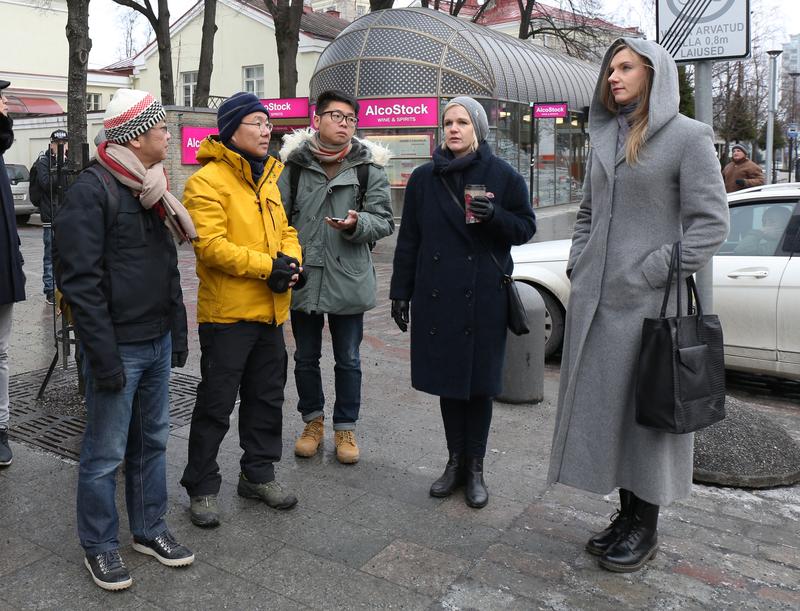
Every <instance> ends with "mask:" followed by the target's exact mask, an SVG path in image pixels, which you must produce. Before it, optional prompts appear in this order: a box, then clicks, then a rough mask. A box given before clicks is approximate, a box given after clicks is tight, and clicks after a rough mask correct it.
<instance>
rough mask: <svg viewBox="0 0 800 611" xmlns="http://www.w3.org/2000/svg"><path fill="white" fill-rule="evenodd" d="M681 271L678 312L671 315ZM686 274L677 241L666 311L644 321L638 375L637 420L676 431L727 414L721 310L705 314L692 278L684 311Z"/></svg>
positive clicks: (689, 429) (688, 430) (700, 425)
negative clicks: (668, 313) (672, 294)
mask: <svg viewBox="0 0 800 611" xmlns="http://www.w3.org/2000/svg"><path fill="white" fill-rule="evenodd" d="M676 273H677V282H676V285H677V296H678V305H677V308H676V310H677V311H676V316H674V317H667V316H666V311H667V302H668V300H669V294H670V289H671V286H672V279H673V277H674V276H675V274H676ZM681 276H682V274H681V243H680V242H676V243H675V245H674V246H673V248H672V259H671V261H670V265H669V276H668V278H667V286H666V289H665V291H664V301H663V303H662V304H661V314H660V316H659V317H658V318H645V319H644V323H643V325H642V345H641V349H640V351H639V364H638V371H637V377H636V422H637V423H638V424H640V425H642V426H645V427H648V428H651V429H656V430H659V431H662V432H666V433H676V434H681V433H691V432H693V431H697V430H699V429H702V428H705V427H707V426H710V425H712V424H714V423H715V422H719V421H720V420H722V419H723V418H725V359H724V354H723V348H722V327H721V325H720V322H719V318H718V317H717V316H716V315H714V314H703V308H702V306H701V304H700V299H699V296H698V294H697V286H696V285H695V283H694V278H692V277H689V278H687V279H686V288H687V290H688V292H689V294H688V299H687V302H688V307H687V315H686V316H681V315H680V303H681V284H682V283H681V280H680V278H681ZM693 298H694V302H695V303H696V304H697V305H696V312H694V308H693V306H692V299H693Z"/></svg>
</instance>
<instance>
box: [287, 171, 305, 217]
mask: <svg viewBox="0 0 800 611" xmlns="http://www.w3.org/2000/svg"><path fill="white" fill-rule="evenodd" d="M284 165H285V166H286V167H287V168H288V169H289V197H290V198H291V199H290V202H291V205H290V206H289V214H288V215H287V217H288V219H287V220H288V221H289V225H291V224H292V216H294V203H295V198H296V197H297V185H299V184H300V171H301V170H302V168H301V167H300V165H299V164H298V163H297V162H296V161H289V160H288V159H287V160H286V163H285V164H284Z"/></svg>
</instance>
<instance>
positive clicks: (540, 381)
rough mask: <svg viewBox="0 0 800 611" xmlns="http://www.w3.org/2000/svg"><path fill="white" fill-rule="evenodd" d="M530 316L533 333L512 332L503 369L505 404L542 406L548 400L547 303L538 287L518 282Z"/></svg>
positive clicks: (509, 333) (503, 400)
mask: <svg viewBox="0 0 800 611" xmlns="http://www.w3.org/2000/svg"><path fill="white" fill-rule="evenodd" d="M516 284H517V289H519V296H520V299H522V303H523V305H524V306H525V311H526V312H527V314H528V326H529V327H530V330H531V331H530V333H528V334H526V335H514V334H513V333H511V331H509V332H508V338H507V340H506V360H505V365H504V367H503V392H502V393H501V394H500V396H499V397H497V400H498V401H502V402H503V403H539V402H540V401H542V400H543V399H544V300H543V299H542V296H541V295H540V294H539V291H537V290H536V289H535V288H533V287H532V286H531V285H529V284H525V283H523V282H517V283H516Z"/></svg>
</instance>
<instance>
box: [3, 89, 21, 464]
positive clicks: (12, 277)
mask: <svg viewBox="0 0 800 611" xmlns="http://www.w3.org/2000/svg"><path fill="white" fill-rule="evenodd" d="M10 84H11V83H9V82H8V81H4V80H0V200H2V201H0V203H1V204H2V206H3V213H2V219H0V223H2V226H0V261H2V264H1V265H2V273H0V467H7V466H8V465H10V464H11V462H12V461H13V454H12V452H11V447H10V446H9V445H8V420H9V401H8V344H9V341H10V339H11V320H12V317H13V309H14V303H16V302H17V301H25V273H24V272H23V271H22V264H23V263H24V261H23V259H22V253H20V251H19V245H20V241H19V235H18V234H17V218H16V216H15V214H14V196H13V194H12V193H11V183H10V182H9V180H8V174H7V173H6V162H5V160H4V159H3V154H4V153H5V152H6V151H7V150H8V149H10V148H11V145H12V144H14V130H13V125H14V121H13V119H12V118H11V117H9V116H8V106H7V105H6V99H5V97H3V89H5V88H6V87H8V86H9V85H10Z"/></svg>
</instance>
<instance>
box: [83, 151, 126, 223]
mask: <svg viewBox="0 0 800 611" xmlns="http://www.w3.org/2000/svg"><path fill="white" fill-rule="evenodd" d="M86 172H89V173H90V174H92V175H93V176H94V177H95V178H97V180H99V181H100V184H101V185H102V186H103V191H105V194H106V207H105V209H104V210H103V215H104V217H105V221H106V231H108V230H109V229H111V227H113V226H114V223H115V222H116V220H117V213H118V212H119V187H118V186H117V181H116V180H114V177H113V176H112V175H111V172H109V171H108V170H106V169H105V168H104V167H103V166H101V165H100V164H99V163H93V164H92V165H90V166H89V167H88V168H86Z"/></svg>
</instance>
